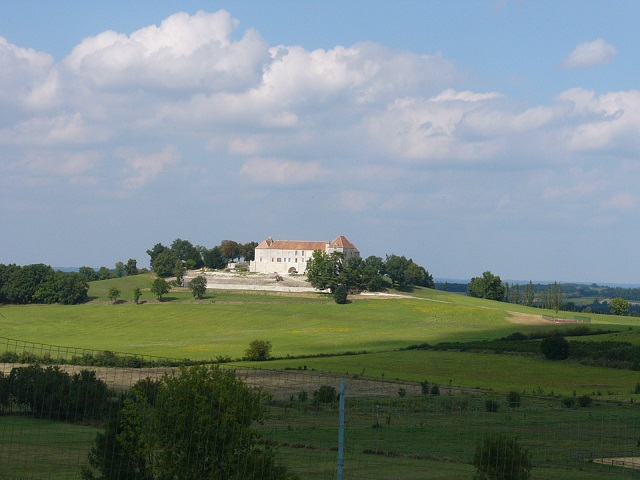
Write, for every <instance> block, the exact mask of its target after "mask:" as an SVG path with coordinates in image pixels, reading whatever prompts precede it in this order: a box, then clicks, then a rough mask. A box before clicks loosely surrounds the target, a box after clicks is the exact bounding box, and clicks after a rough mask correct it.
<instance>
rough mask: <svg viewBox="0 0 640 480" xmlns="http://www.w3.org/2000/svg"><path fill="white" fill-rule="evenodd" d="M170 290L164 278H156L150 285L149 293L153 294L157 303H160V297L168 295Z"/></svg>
mask: <svg viewBox="0 0 640 480" xmlns="http://www.w3.org/2000/svg"><path fill="white" fill-rule="evenodd" d="M170 290H171V288H170V287H169V283H167V281H166V280H165V279H164V278H160V277H158V278H156V279H155V280H154V281H153V283H152V284H151V293H153V294H154V295H155V296H156V298H157V299H158V300H159V301H162V296H163V295H164V294H166V293H169V291H170Z"/></svg>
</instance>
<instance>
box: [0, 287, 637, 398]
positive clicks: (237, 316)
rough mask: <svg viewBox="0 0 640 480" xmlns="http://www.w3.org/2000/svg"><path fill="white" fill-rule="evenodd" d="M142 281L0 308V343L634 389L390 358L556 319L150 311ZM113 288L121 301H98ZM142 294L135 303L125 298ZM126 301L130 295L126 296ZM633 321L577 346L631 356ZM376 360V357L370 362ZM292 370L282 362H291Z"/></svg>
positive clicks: (257, 298)
mask: <svg viewBox="0 0 640 480" xmlns="http://www.w3.org/2000/svg"><path fill="white" fill-rule="evenodd" d="M150 284H151V276H150V275H148V274H145V275H138V276H134V277H124V278H121V279H115V280H106V281H98V282H92V283H91V284H90V286H91V288H90V291H89V295H90V297H91V300H90V301H89V302H88V303H86V304H83V305H77V306H62V305H30V306H7V305H6V306H2V307H0V315H2V317H0V320H1V322H2V336H4V337H7V338H11V339H19V340H23V341H27V342H34V343H41V344H48V345H61V346H64V347H71V348H78V349H88V350H98V351H103V350H109V351H114V352H124V353H131V354H136V355H150V356H160V357H169V358H189V359H192V360H214V359H216V358H217V357H225V356H226V357H231V358H239V357H242V356H243V354H244V351H245V349H246V348H247V346H248V343H249V342H250V341H251V340H254V339H264V340H269V341H270V342H271V343H272V344H273V352H272V354H273V356H274V357H278V358H281V359H283V360H275V361H272V362H267V363H263V364H262V365H261V366H262V367H267V368H298V367H302V366H304V365H307V366H308V368H314V369H316V370H328V371H332V372H339V373H345V372H348V373H349V374H356V373H357V374H362V373H364V374H365V375H371V376H373V377H375V378H382V376H383V375H384V376H385V377H386V378H387V379H395V378H398V379H403V380H409V381H421V380H423V379H428V380H429V381H431V382H437V383H440V384H449V382H450V381H451V382H452V383H453V385H459V386H464V387H472V388H473V387H481V388H494V389H502V390H505V389H514V388H516V389H518V390H519V391H531V390H534V389H536V390H539V389H544V390H546V391H554V392H565V393H566V392H572V391H573V390H577V391H580V392H589V391H590V390H591V391H592V392H598V391H601V392H603V393H606V392H610V393H611V394H616V395H626V394H627V393H628V392H629V391H630V389H632V388H633V386H634V385H635V383H636V380H635V376H634V374H633V372H630V371H625V370H611V369H602V368H591V367H585V366H581V365H577V364H575V363H572V362H549V361H546V360H544V359H542V358H531V357H522V356H512V355H495V354H471V353H457V352H433V351H432V352H416V351H398V349H402V348H405V347H407V346H410V345H415V344H419V343H424V342H426V343H430V344H436V343H438V342H443V341H460V342H464V341H472V340H491V339H495V338H499V337H502V336H505V335H508V334H509V333H512V332H515V331H520V332H525V333H526V332H529V331H533V330H540V329H542V330H550V329H563V328H570V326H566V325H559V324H553V323H548V324H547V325H545V326H529V325H519V324H514V323H512V322H510V321H509V320H508V318H509V317H510V316H511V312H519V313H522V314H532V315H540V314H549V315H552V314H553V312H550V311H544V310H540V309H532V308H528V307H524V306H520V305H513V304H505V303H501V302H492V301H487V300H480V299H475V298H470V297H467V296H464V295H459V294H452V293H448V292H442V291H435V290H429V289H423V288H417V289H415V290H414V291H413V292H410V293H408V294H407V293H406V292H402V293H403V294H404V295H409V296H411V298H372V297H365V296H352V297H350V298H351V299H352V301H351V303H349V304H348V305H337V304H335V303H334V302H333V301H332V299H331V298H330V297H328V296H326V295H323V294H286V293H273V292H271V293H266V292H241V291H209V292H208V293H207V295H206V297H205V298H204V299H203V300H200V301H196V300H193V299H192V297H191V296H190V294H189V292H188V291H186V290H185V289H177V290H178V291H173V292H171V293H169V294H168V295H167V297H166V300H165V301H164V302H158V301H157V300H155V299H154V298H153V296H152V295H151V293H150V292H149V286H150ZM114 285H115V286H117V287H118V288H119V289H120V290H121V292H122V295H121V300H120V302H119V303H117V304H112V302H110V301H109V300H108V299H107V291H108V289H109V287H110V286H114ZM135 286H139V287H140V288H142V289H143V297H142V300H143V302H144V303H142V304H140V305H136V304H134V303H133V301H132V300H131V299H128V300H127V295H128V294H129V293H131V291H132V290H133V288H134V287H135ZM129 297H131V295H129ZM636 322H637V319H635V318H632V317H615V316H608V315H602V316H596V315H594V316H592V323H591V324H590V325H591V326H592V327H593V328H598V327H600V328H613V329H614V330H618V332H617V333H613V334H608V335H603V336H602V338H600V337H599V336H589V337H580V338H579V339H580V340H581V341H590V340H593V339H603V340H618V341H627V342H631V343H634V344H640V330H639V329H637V328H633V326H634V325H635V323H636ZM345 352H369V353H372V354H371V355H359V356H352V355H351V356H336V357H332V358H306V359H299V358H296V359H290V358H289V357H301V356H318V355H326V354H331V355H337V354H341V353H345ZM373 353H375V354H373ZM288 358H289V359H288Z"/></svg>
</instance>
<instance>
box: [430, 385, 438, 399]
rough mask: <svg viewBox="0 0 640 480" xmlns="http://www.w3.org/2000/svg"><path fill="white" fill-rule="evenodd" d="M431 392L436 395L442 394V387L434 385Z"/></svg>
mask: <svg viewBox="0 0 640 480" xmlns="http://www.w3.org/2000/svg"><path fill="white" fill-rule="evenodd" d="M429 393H430V394H431V395H433V396H434V397H437V396H438V395H440V387H439V386H438V385H433V386H432V387H431V391H430V392H429Z"/></svg>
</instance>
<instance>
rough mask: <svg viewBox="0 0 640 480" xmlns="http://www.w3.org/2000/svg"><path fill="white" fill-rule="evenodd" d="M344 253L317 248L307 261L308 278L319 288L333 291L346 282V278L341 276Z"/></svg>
mask: <svg viewBox="0 0 640 480" xmlns="http://www.w3.org/2000/svg"><path fill="white" fill-rule="evenodd" d="M342 264H343V257H342V254H340V253H337V252H334V253H331V254H327V253H326V252H322V251H320V250H316V251H314V252H313V254H312V255H311V258H310V259H309V260H308V261H307V279H308V280H309V283H311V286H312V287H313V288H315V289H317V290H329V291H330V292H331V293H333V292H334V291H335V289H336V287H337V286H338V285H339V284H341V283H345V281H346V279H344V278H339V276H340V274H341V273H342V270H343V269H342Z"/></svg>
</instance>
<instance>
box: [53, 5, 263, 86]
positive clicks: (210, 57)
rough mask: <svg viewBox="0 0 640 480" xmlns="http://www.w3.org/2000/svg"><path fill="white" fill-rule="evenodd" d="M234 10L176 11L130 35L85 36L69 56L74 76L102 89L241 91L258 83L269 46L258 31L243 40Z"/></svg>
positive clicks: (68, 59) (249, 31)
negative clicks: (237, 35)
mask: <svg viewBox="0 0 640 480" xmlns="http://www.w3.org/2000/svg"><path fill="white" fill-rule="evenodd" d="M237 26H238V22H237V21H235V20H233V19H231V17H230V15H229V13H227V12H226V11H224V10H220V11H219V12H216V13H205V12H198V13H197V14H195V15H188V14H186V13H176V14H174V15H171V16H170V17H168V18H167V19H166V20H164V21H163V22H162V23H161V24H160V25H159V26H156V25H151V26H148V27H145V28H142V29H140V30H137V31H135V32H133V33H132V34H131V35H124V34H121V33H117V32H113V31H107V32H103V33H101V34H99V35H97V36H95V37H90V38H86V39H84V40H83V41H82V42H81V43H80V44H79V45H78V46H76V47H75V48H74V49H73V51H72V52H71V54H70V55H69V56H68V57H67V58H66V60H65V65H66V66H67V68H68V69H69V70H70V71H71V72H73V73H74V74H75V75H77V76H79V77H81V78H86V79H88V80H90V81H91V82H92V83H93V84H94V85H96V86H97V87H99V88H111V89H113V88H115V89H136V88H138V87H141V86H144V87H146V88H151V89H154V88H155V89H160V90H170V91H171V90H173V91H175V90H192V91H203V92H209V91H215V90H219V89H228V90H232V91H233V90H238V89H242V88H246V87H247V86H249V85H252V84H253V83H254V82H256V81H258V80H259V78H260V72H261V69H262V65H263V63H264V62H265V61H266V59H267V52H266V45H265V44H264V42H263V41H262V39H261V38H260V36H259V35H258V34H257V33H256V32H255V31H253V30H248V31H247V32H245V34H244V36H243V37H242V38H241V39H240V40H238V41H232V40H231V34H232V33H233V32H234V30H235V29H236V28H237Z"/></svg>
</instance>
